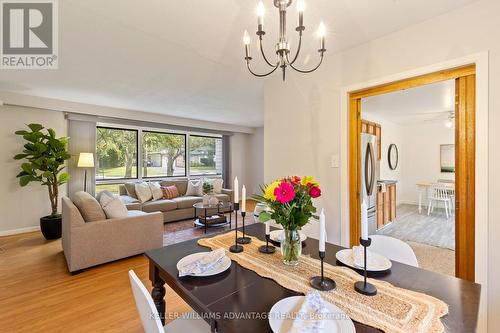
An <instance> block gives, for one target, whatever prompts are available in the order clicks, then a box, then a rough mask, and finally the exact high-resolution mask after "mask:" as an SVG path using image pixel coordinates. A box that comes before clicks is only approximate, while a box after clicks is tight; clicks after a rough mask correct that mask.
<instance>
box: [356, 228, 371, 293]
mask: <svg viewBox="0 0 500 333" xmlns="http://www.w3.org/2000/svg"><path fill="white" fill-rule="evenodd" d="M359 242H360V243H361V245H363V248H364V262H365V267H364V281H358V282H356V283H355V284H354V290H356V291H357V292H358V293H360V294H363V295H366V296H375V295H376V294H377V288H376V287H375V286H374V285H373V284H371V283H368V282H366V276H367V269H366V248H367V247H368V246H370V244H371V243H372V239H371V238H368V239H363V238H360V239H359Z"/></svg>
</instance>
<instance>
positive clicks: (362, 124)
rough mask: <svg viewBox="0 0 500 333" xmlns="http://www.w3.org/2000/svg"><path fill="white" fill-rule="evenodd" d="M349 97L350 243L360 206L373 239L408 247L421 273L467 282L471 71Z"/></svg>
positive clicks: (470, 273) (470, 263)
mask: <svg viewBox="0 0 500 333" xmlns="http://www.w3.org/2000/svg"><path fill="white" fill-rule="evenodd" d="M349 97H350V113H349V114H350V119H349V120H350V134H349V136H350V152H349V155H350V156H349V157H350V158H349V160H350V211H351V214H350V237H351V244H352V245H355V244H357V242H358V239H359V233H360V229H359V226H360V215H361V214H360V212H361V202H365V203H367V209H368V225H369V233H370V234H371V235H376V236H374V238H377V237H380V238H381V239H385V238H388V237H390V238H391V239H397V240H400V241H402V242H401V244H402V245H401V248H402V249H403V248H404V247H405V246H406V247H407V248H408V245H409V247H411V250H413V253H414V254H415V255H416V258H417V261H418V264H419V266H420V267H423V268H426V269H429V270H433V271H436V272H440V273H444V274H449V275H455V276H457V277H461V278H464V279H468V280H471V281H474V245H475V244H474V231H475V226H474V213H475V202H474V193H475V186H474V185H475V179H474V166H475V150H474V149H475V66H473V65H471V66H466V67H461V68H456V69H451V70H447V71H441V72H439V73H432V74H428V75H424V76H420V77H417V78H411V79H407V80H403V81H399V82H395V83H391V84H387V85H384V86H379V87H375V88H370V89H366V90H363V91H357V92H354V93H351V94H350V96H349ZM367 142H368V143H367ZM370 146H371V148H369V147H370ZM369 149H372V150H373V151H374V152H373V153H372V154H370V153H368V150H369ZM372 156H373V157H372ZM371 159H373V162H370V160H371ZM373 180H374V181H373ZM372 183H373V184H374V185H373V186H372V189H373V190H372V191H370V187H367V184H372ZM377 240H378V238H377ZM405 243H406V244H405ZM411 250H410V251H411ZM402 251H403V252H404V250H402Z"/></svg>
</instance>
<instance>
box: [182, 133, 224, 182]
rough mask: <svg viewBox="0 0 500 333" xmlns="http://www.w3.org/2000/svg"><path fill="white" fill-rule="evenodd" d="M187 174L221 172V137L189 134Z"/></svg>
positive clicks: (218, 173)
mask: <svg viewBox="0 0 500 333" xmlns="http://www.w3.org/2000/svg"><path fill="white" fill-rule="evenodd" d="M189 174H190V175H192V176H196V175H207V174H212V175H213V174H217V175H220V174H222V139H221V138H214V137H208V136H198V135H191V136H189Z"/></svg>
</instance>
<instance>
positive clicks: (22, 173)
mask: <svg viewBox="0 0 500 333" xmlns="http://www.w3.org/2000/svg"><path fill="white" fill-rule="evenodd" d="M29 174H30V173H29V172H26V171H21V172H19V173H18V174H17V176H16V177H17V178H19V177H22V176H27V175H29Z"/></svg>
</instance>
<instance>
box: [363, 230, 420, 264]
mask: <svg viewBox="0 0 500 333" xmlns="http://www.w3.org/2000/svg"><path fill="white" fill-rule="evenodd" d="M370 238H371V239H372V244H371V245H370V247H369V249H370V251H372V252H376V253H378V254H381V255H383V256H385V257H387V258H389V259H390V260H394V261H397V262H400V263H403V264H407V265H411V266H415V267H418V261H417V257H416V256H415V252H413V250H412V248H411V247H410V245H408V244H406V243H405V242H403V241H402V240H400V239H397V238H393V237H389V236H383V235H371V236H370Z"/></svg>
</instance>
